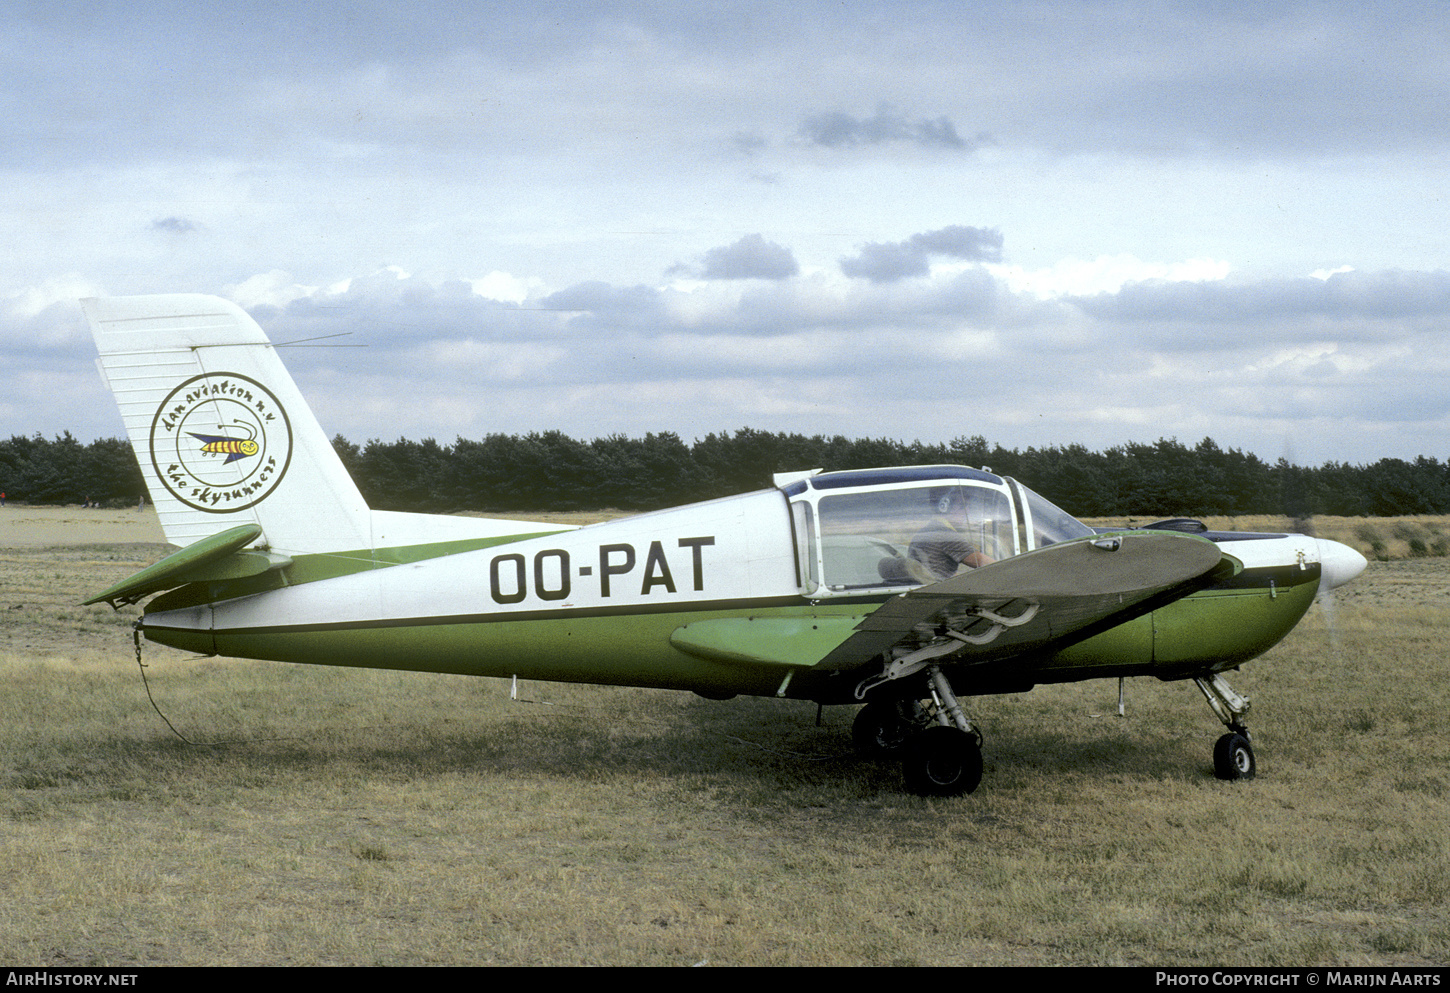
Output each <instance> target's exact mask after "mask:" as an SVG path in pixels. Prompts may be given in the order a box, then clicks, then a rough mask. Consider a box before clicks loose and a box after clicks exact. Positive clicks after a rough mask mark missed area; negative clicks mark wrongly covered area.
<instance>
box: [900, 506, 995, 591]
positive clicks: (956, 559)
mask: <svg viewBox="0 0 1450 993" xmlns="http://www.w3.org/2000/svg"><path fill="white" fill-rule="evenodd" d="M932 497H933V499H934V501H935V510H936V516H935V517H934V518H932V520H931V521H930V523H928V524H927V525H926V526H925V527H923V528H922V529H921V530H920V531H918V532H917V533H916V535H915V536H914V537H913V538H912V539H911V545H910V546H909V547H908V548H907V550H906V557H907V559H908V568H910V570H911V572H912V575H913V576H915V577H916V578H917V579H918V580H920V581H921V582H934V583H935V582H941V581H942V580H944V579H951V578H952V577H953V576H955V575H956V574H957V570H958V569H960V568H961V567H962V566H967V567H968V568H972V569H979V568H981V567H982V566H984V565H987V564H989V563H991V562H993V561H995V560H994V559H992V558H991V557H990V556H988V555H987V554H985V553H984V552H982V551H980V550H978V548H977V546H976V545H973V544H972V543H971V542H970V541H968V540H967V536H966V534H964V533H963V529H964V528H965V527H966V525H967V502H966V499H965V497H964V496H963V495H962V490H961V487H958V486H953V487H950V488H944V489H941V490H934V491H932Z"/></svg>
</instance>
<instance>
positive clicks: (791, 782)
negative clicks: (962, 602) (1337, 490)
mask: <svg viewBox="0 0 1450 993" xmlns="http://www.w3.org/2000/svg"><path fill="white" fill-rule="evenodd" d="M1211 523H1212V524H1213V525H1214V526H1218V527H1223V526H1225V522H1221V521H1215V522H1211ZM1237 523H1238V525H1239V526H1240V527H1241V529H1244V530H1255V529H1263V528H1267V527H1282V526H1283V525H1282V522H1276V523H1273V524H1270V523H1269V522H1268V521H1262V522H1237ZM1366 524H1368V525H1370V526H1371V527H1372V528H1373V529H1375V534H1377V535H1378V536H1379V538H1378V540H1380V541H1381V542H1382V545H1383V556H1381V555H1380V554H1379V553H1378V552H1376V553H1374V555H1373V557H1374V558H1376V559H1379V558H1381V557H1383V558H1384V559H1385V560H1384V561H1378V560H1377V561H1372V562H1371V564H1370V567H1369V569H1368V571H1367V572H1366V574H1365V575H1364V576H1362V577H1361V578H1360V579H1359V580H1358V581H1357V582H1356V583H1355V584H1354V585H1352V586H1350V587H1348V588H1346V589H1344V590H1342V591H1340V593H1341V595H1340V596H1338V598H1337V599H1336V601H1335V608H1334V610H1333V611H1332V614H1333V618H1332V619H1333V622H1334V623H1333V625H1332V626H1331V625H1330V624H1329V623H1327V621H1328V620H1329V618H1327V617H1326V614H1325V612H1323V611H1321V610H1320V609H1319V608H1315V609H1314V610H1313V611H1312V612H1311V614H1310V615H1309V617H1308V618H1306V620H1305V622H1304V623H1303V624H1302V625H1301V626H1300V628H1299V629H1298V630H1297V631H1296V632H1295V633H1294V634H1293V635H1291V636H1290V638H1289V639H1288V640H1286V641H1285V642H1284V643H1283V644H1281V645H1279V646H1278V647H1277V648H1275V649H1274V650H1273V651H1272V652H1270V653H1269V654H1268V655H1267V656H1265V657H1264V658H1262V659H1259V660H1257V661H1256V662H1254V663H1252V664H1250V665H1248V666H1246V667H1245V668H1244V670H1243V672H1241V673H1237V674H1234V675H1233V676H1232V677H1231V681H1232V682H1233V683H1234V685H1235V687H1236V688H1237V689H1239V690H1240V691H1242V692H1244V693H1247V694H1248V695H1250V696H1252V697H1253V700H1254V710H1253V712H1252V714H1251V715H1250V725H1251V727H1252V728H1253V730H1254V733H1255V741H1256V747H1257V750H1258V758H1259V776H1258V778H1257V779H1255V780H1253V781H1251V782H1248V783H1241V784H1229V783H1223V782H1219V781H1218V780H1216V779H1214V777H1213V774H1212V770H1211V761H1210V749H1211V748H1212V745H1213V741H1214V739H1215V738H1216V737H1217V736H1218V735H1219V734H1220V733H1221V730H1222V729H1221V727H1220V725H1219V723H1218V721H1217V720H1216V719H1215V718H1214V717H1213V716H1212V714H1211V713H1210V711H1209V709H1208V707H1207V706H1206V705H1205V704H1204V702H1203V699H1202V697H1201V695H1200V694H1199V693H1198V691H1197V690H1196V689H1195V688H1193V686H1192V685H1191V684H1183V683H1176V684H1164V683H1159V682H1157V681H1156V680H1152V679H1136V680H1130V681H1129V683H1128V688H1127V717H1126V718H1119V717H1118V716H1117V715H1116V712H1115V706H1116V694H1117V686H1116V682H1115V681H1098V682H1091V683H1084V684H1078V685H1072V686H1060V687H1044V688H1041V689H1038V690H1036V691H1034V692H1032V693H1030V694H1024V695H1019V696H1008V697H988V698H978V699H975V700H973V701H971V709H972V711H973V713H974V715H975V716H976V717H977V718H978V719H979V720H980V721H981V722H982V724H983V726H984V730H985V734H986V744H985V753H986V766H987V768H986V776H985V779H984V781H983V784H982V786H981V788H980V789H979V790H978V791H977V792H976V793H975V794H972V795H971V796H968V797H964V798H961V799H955V800H926V799H920V798H917V797H913V796H909V795H906V794H904V793H902V792H901V790H900V787H899V783H898V774H897V770H896V769H895V768H894V767H892V766H887V765H881V766H878V765H873V764H869V763H864V762H861V761H858V760H857V759H856V758H854V757H853V755H852V753H851V748H850V740H849V739H850V735H849V728H850V721H851V717H852V716H853V715H852V712H851V710H850V709H849V708H842V709H837V710H828V711H827V712H826V713H825V716H824V720H823V723H822V725H821V726H819V727H818V726H816V711H815V708H814V707H813V706H810V705H807V704H800V703H790V702H783V701H778V700H773V699H765V700H748V699H737V700H733V701H728V702H723V703H722V702H713V703H712V702H708V701H705V700H701V699H698V698H695V697H693V696H691V695H687V694H679V693H667V692H653V691H639V690H627V689H614V688H601V687H587V686H568V685H559V684H544V683H524V684H521V686H520V694H519V695H520V696H521V697H524V698H527V700H528V701H532V702H524V701H523V700H520V701H517V702H515V701H511V700H510V699H509V692H508V691H509V687H508V684H507V683H506V682H504V681H499V680H480V679H465V678H458V677H449V676H430V675H415V674H406V673H390V672H371V671H349V670H338V669H326V668H318V667H307V666H292V665H280V664H271V663H254V662H246V661H238V660H227V659H201V660H199V659H193V658H189V657H187V656H185V655H183V654H181V653H179V652H174V651H170V650H166V649H162V648H158V647H155V646H148V647H147V648H146V650H145V662H146V666H147V668H146V674H147V677H148V679H149V681H150V690H151V692H152V694H154V696H155V698H156V701H157V703H158V705H159V706H160V708H161V710H162V711H164V712H165V714H166V716H167V718H168V719H169V720H170V721H171V723H173V724H174V725H175V726H176V728H177V730H178V731H179V732H180V733H181V734H183V735H185V736H186V737H187V738H188V739H190V740H191V741H192V742H196V743H195V744H192V743H188V742H187V741H183V740H182V739H181V738H180V737H178V736H177V735H176V734H173V733H172V731H171V730H170V729H169V728H168V727H167V725H166V724H165V723H163V721H162V719H161V718H160V717H158V716H157V713H156V712H155V711H153V709H152V707H151V704H150V703H149V702H148V699H147V691H146V688H145V687H144V686H143V684H142V680H141V675H140V670H138V668H137V665H136V660H135V658H134V653H133V650H132V645H131V638H130V631H129V625H130V621H131V619H132V617H133V616H134V611H132V612H129V613H122V614H113V613H112V612H111V610H110V609H109V608H108V607H105V606H104V605H102V606H96V607H86V608H83V607H79V606H77V604H78V603H79V601H80V600H81V599H83V598H84V596H85V595H87V594H89V593H92V592H95V591H96V590H99V589H101V588H104V587H105V586H107V585H109V584H110V583H112V582H114V581H116V580H117V579H120V578H123V577H124V576H126V575H128V574H129V573H130V572H132V571H134V570H136V569H138V568H140V567H142V566H144V565H147V564H149V563H150V562H152V561H154V560H155V559H156V558H158V557H159V556H160V554H161V553H162V552H163V551H164V547H163V546H161V545H160V544H159V542H160V540H161V539H160V533H159V530H158V529H157V528H156V526H155V520H154V518H153V517H151V516H150V515H149V513H148V514H137V513H136V512H134V511H85V510H80V509H75V508H72V509H60V508H40V509H35V508H21V507H15V506H13V505H12V506H10V507H8V508H5V509H3V510H0V611H3V616H0V678H3V680H4V683H3V685H4V693H3V696H0V783H3V793H0V962H4V963H7V964H16V965H56V966H61V965H64V966H80V965H103V964H111V965H243V964H245V965H279V966H280V965H371V964H385V965H406V964H456V965H476V964H489V963H493V964H503V965H580V964H601V965H666V966H667V965H677V966H689V965H695V964H699V963H708V964H710V965H894V964H921V965H1042V964H1079V965H1115V964H1125V965H1148V964H1152V965H1166V964H1197V965H1211V964H1212V965H1234V964H1238V965H1275V964H1287V965H1313V964H1319V965H1324V964H1344V965H1379V964H1400V965H1425V964H1440V965H1443V964H1445V963H1447V962H1450V910H1447V900H1450V729H1447V722H1446V717H1445V715H1446V713H1447V711H1450V679H1447V665H1446V648H1445V646H1446V644H1447V642H1450V558H1442V557H1439V556H1437V555H1435V554H1428V555H1426V556H1424V557H1412V558H1403V557H1399V556H1400V553H1398V552H1397V551H1396V548H1397V546H1395V545H1394V544H1393V543H1394V542H1401V543H1403V545H1404V554H1409V553H1410V552H1411V551H1412V549H1411V546H1410V544H1409V542H1410V540H1411V539H1412V538H1413V537H1414V536H1415V535H1417V534H1422V535H1423V537H1422V539H1421V540H1422V541H1424V542H1426V544H1427V547H1429V546H1431V545H1433V541H1434V540H1435V536H1437V535H1438V534H1439V533H1440V532H1439V531H1438V530H1436V529H1440V528H1443V529H1444V530H1445V531H1450V522H1447V521H1446V520H1444V519H1435V520H1423V519H1421V520H1416V521H1406V522H1393V521H1389V522H1386V521H1374V522H1365V521H1354V522H1349V523H1348V525H1347V526H1348V527H1349V529H1350V530H1349V532H1348V534H1350V536H1351V537H1353V535H1354V532H1355V529H1357V528H1362V527H1364V526H1366ZM1397 524H1404V525H1405V527H1403V528H1401V531H1400V532H1398V533H1397V532H1396V530H1395V529H1396V525H1397ZM1329 525H1330V522H1326V521H1318V522H1316V527H1317V528H1318V529H1319V533H1320V534H1321V535H1324V536H1328V537H1340V535H1339V534H1337V533H1335V532H1334V531H1332V530H1327V528H1329ZM1336 526H1337V525H1336ZM1412 526H1413V527H1412ZM1416 528H1418V529H1419V530H1418V531H1415V530H1414V529H1416ZM1407 535H1408V536H1409V537H1406V536H1407ZM1344 540H1350V539H1348V538H1346V539H1344ZM1373 540H1375V539H1373V538H1371V537H1363V536H1361V537H1359V538H1354V540H1350V543H1351V544H1358V545H1360V547H1365V548H1367V550H1370V551H1372V550H1373V549H1372V542H1373Z"/></svg>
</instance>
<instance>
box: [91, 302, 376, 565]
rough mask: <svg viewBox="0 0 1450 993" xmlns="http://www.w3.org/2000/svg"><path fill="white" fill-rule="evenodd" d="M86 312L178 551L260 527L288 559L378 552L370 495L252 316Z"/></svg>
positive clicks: (235, 312) (191, 310) (173, 305)
mask: <svg viewBox="0 0 1450 993" xmlns="http://www.w3.org/2000/svg"><path fill="white" fill-rule="evenodd" d="M81 306H82V308H83V309H84V311H85V315H86V319H87V320H88V321H89V322H90V325H91V331H92V333H93V334H94V335H95V338H96V346H97V348H98V349H99V350H100V367H101V371H102V374H103V375H104V377H105V379H106V383H107V385H108V386H110V388H111V391H112V392H113V393H114V394H115V396H116V402H117V403H118V404H119V405H120V408H121V416H122V418H123V419H124V420H125V423H126V432H127V434H128V436H129V437H130V439H131V445H132V447H133V448H135V450H136V458H137V460H138V461H139V462H140V463H141V471H142V473H143V474H144V475H145V477H146V485H147V487H148V489H149V490H150V493H151V499H152V501H153V502H154V503H155V504H156V510H157V513H158V514H159V516H160V518H161V526H162V528H163V529H164V530H165V532H166V540H167V541H169V542H171V543H172V544H175V545H190V544H192V543H193V542H196V541H199V540H201V539H202V538H206V537H209V536H211V535H214V534H216V533H217V532H219V531H222V530H225V529H227V528H231V527H235V526H236V525H238V524H244V523H255V524H259V525H261V527H262V531H263V541H264V542H265V543H266V544H267V545H269V546H270V547H271V548H273V549H275V550H276V551H279V552H282V553H284V554H295V553H307V552H319V551H338V550H344V549H362V548H368V547H371V545H372V536H371V534H370V514H369V511H368V507H367V505H366V504H365V503H364V502H363V499H362V495H361V494H359V493H358V490H357V486H356V485H354V483H353V481H352V479H351V478H350V477H349V476H348V474H347V471H346V470H345V469H344V468H343V466H342V462H341V460H339V459H338V457H337V454H336V452H334V451H333V448H332V444H331V443H330V442H329V441H328V439H327V436H326V435H325V434H324V433H323V431H322V428H321V426H320V425H319V424H318V423H317V420H316V419H315V418H314V417H313V416H312V411H311V410H310V409H309V408H308V406H307V404H306V402H305V401H304V400H303V399H302V395H301V394H300V393H299V392H298V391H297V387H296V385H295V384H294V383H293V382H292V377H291V376H290V375H289V374H288V373H287V370H286V369H285V368H284V367H283V365H282V362H281V360H280V359H279V358H278V357H277V352H276V349H275V348H274V347H273V346H272V344H271V342H269V341H268V340H267V336H266V335H265V334H264V333H263V332H262V329H261V328H260V327H258V326H257V323H256V322H255V321H253V320H252V318H251V317H250V316H248V315H247V313H246V312H245V311H244V310H242V308H240V307H238V306H237V305H236V304H234V303H231V302H230V301H227V300H222V299H220V298H218V297H210V296H201V295H198V294H177V295H166V296H142V297H115V298H102V299H92V300H83V301H81Z"/></svg>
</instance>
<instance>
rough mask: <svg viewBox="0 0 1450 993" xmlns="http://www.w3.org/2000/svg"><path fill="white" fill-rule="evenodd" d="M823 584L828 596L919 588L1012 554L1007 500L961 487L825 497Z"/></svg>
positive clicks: (993, 492)
mask: <svg viewBox="0 0 1450 993" xmlns="http://www.w3.org/2000/svg"><path fill="white" fill-rule="evenodd" d="M818 509H819V513H820V520H819V535H820V547H821V580H822V582H823V583H824V584H825V585H826V586H827V587H828V588H830V589H831V590H838V591H839V590H853V589H874V588H881V587H898V586H921V585H923V584H926V583H934V582H940V581H941V580H942V579H947V578H950V577H951V576H952V575H954V574H955V573H957V572H958V571H959V570H962V569H966V568H975V567H977V566H980V565H985V564H987V563H988V562H995V561H997V560H998V559H1001V558H1006V557H1007V556H1009V555H1013V554H1015V553H1016V551H1017V542H1016V540H1015V534H1014V529H1013V521H1012V503H1011V500H1010V499H1009V498H1008V497H1007V495H1006V494H1005V493H1003V492H1002V491H1001V490H999V489H995V488H992V487H986V486H974V485H962V484H959V483H952V484H944V485H941V486H915V487H907V488H897V489H889V490H876V491H869V492H858V493H836V494H828V495H825V496H822V497H821V499H820V502H819V508H818Z"/></svg>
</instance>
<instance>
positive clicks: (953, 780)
mask: <svg viewBox="0 0 1450 993" xmlns="http://www.w3.org/2000/svg"><path fill="white" fill-rule="evenodd" d="M901 772H902V776H903V777H904V778H905V780H906V788H907V789H908V790H910V791H911V792H912V793H915V794H917V795H918V796H961V795H962V794H964V793H970V792H972V791H973V790H975V789H976V788H977V785H978V784H979V783H981V781H982V747H981V745H979V744H978V743H977V739H976V738H975V737H974V736H972V735H970V734H967V733H966V732H965V731H962V730H960V729H958V728H951V727H943V726H941V725H937V726H936V727H930V728H927V729H926V730H925V731H923V732H922V733H921V734H918V735H915V736H914V737H913V738H912V739H911V740H910V742H909V745H908V747H907V751H906V755H905V757H904V758H903V759H902V762H901Z"/></svg>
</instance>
